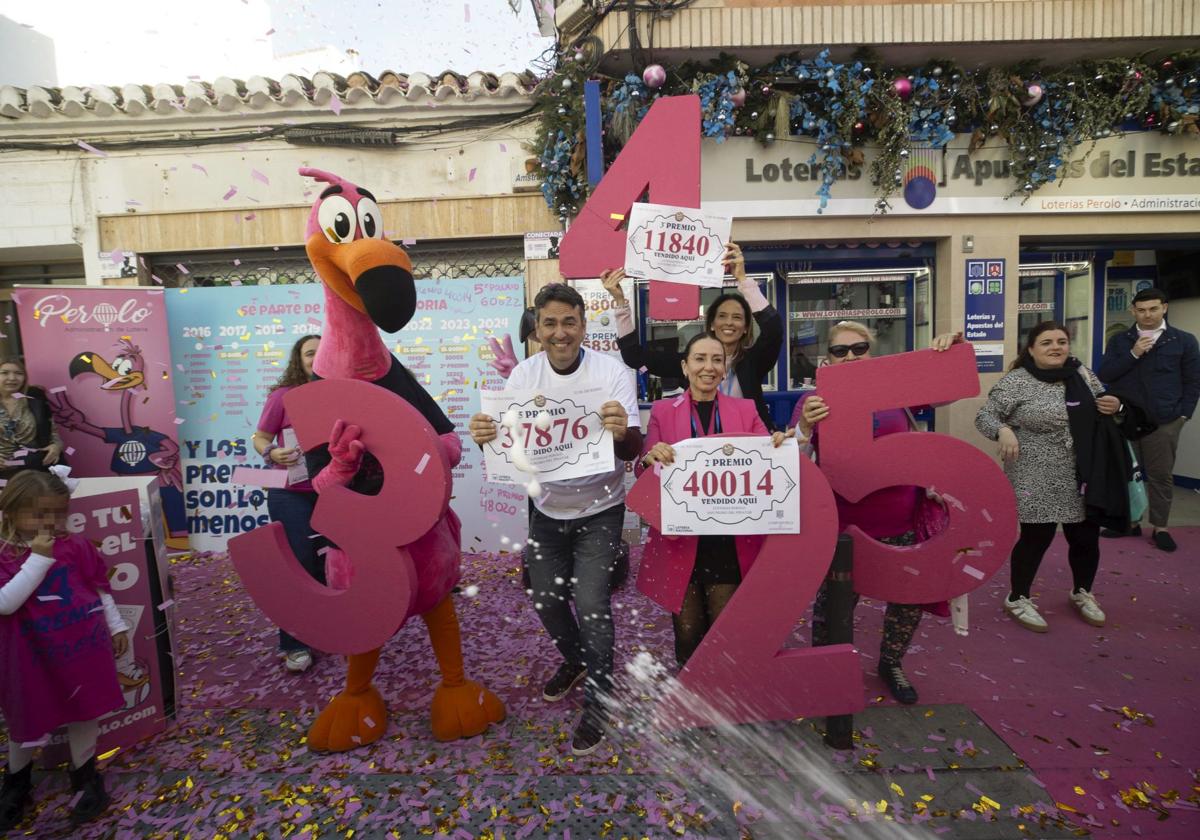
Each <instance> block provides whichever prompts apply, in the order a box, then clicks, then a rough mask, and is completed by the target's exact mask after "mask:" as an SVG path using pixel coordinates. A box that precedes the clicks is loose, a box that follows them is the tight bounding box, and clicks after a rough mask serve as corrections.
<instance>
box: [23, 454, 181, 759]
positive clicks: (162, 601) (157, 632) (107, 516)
mask: <svg viewBox="0 0 1200 840" xmlns="http://www.w3.org/2000/svg"><path fill="white" fill-rule="evenodd" d="M156 490H157V486H156V484H155V483H154V479H152V478H92V479H83V480H82V481H80V483H79V486H78V488H76V489H75V491H74V492H73V493H72V494H71V505H70V508H69V514H68V517H67V530H68V531H69V532H70V533H73V534H81V535H83V536H84V537H85V538H86V539H87V540H88V541H89V542H91V543H92V545H94V546H96V550H97V551H99V552H100V556H101V557H102V558H103V559H104V563H105V565H106V566H108V583H109V586H111V587H112V593H113V600H114V601H116V603H117V608H118V609H119V610H120V612H121V617H122V618H123V619H125V623H126V624H128V625H129V626H130V628H131V629H130V631H129V642H130V645H129V649H128V650H127V651H126V652H125V653H124V654H123V655H121V656H119V657H117V658H116V668H117V680H118V682H119V683H120V686H121V693H122V694H123V695H124V697H125V705H124V706H122V707H121V708H119V709H117V710H115V711H113V712H111V713H110V714H107V715H105V716H104V717H102V718H100V738H99V741H98V742H97V745H96V754H97V755H100V756H107V755H108V754H109V753H111V752H112V751H113V750H117V749H126V748H128V747H131V746H133V745H134V744H136V743H137V742H138V741H141V740H143V739H145V738H148V737H150V736H151V735H154V734H156V733H159V732H162V731H163V730H164V729H166V727H167V720H168V718H169V717H170V716H171V715H173V714H174V706H175V689H174V673H173V665H172V662H173V659H172V656H173V653H172V639H173V636H174V633H173V617H174V616H173V613H174V611H173V610H172V609H171V607H172V605H173V603H174V601H173V600H172V599H171V597H170V591H171V585H170V582H169V580H168V579H167V562H166V549H165V545H164V542H163V534H162V528H161V520H160V517H161V512H160V511H159V509H158V508H159V505H158V500H157V499H156V498H155V491H156ZM67 758H68V752H67V732H66V728H65V727H64V728H62V729H59V730H57V731H55V732H54V733H52V734H51V738H50V744H49V745H47V749H46V750H45V751H44V753H43V756H42V762H43V764H44V765H45V766H54V765H56V764H59V763H61V762H63V761H66V760H67Z"/></svg>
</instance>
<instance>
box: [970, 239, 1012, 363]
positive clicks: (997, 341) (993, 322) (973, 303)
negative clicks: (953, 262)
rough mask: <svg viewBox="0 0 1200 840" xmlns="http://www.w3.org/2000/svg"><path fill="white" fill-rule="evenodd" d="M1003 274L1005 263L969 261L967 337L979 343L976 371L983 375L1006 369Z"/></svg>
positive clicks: (985, 260)
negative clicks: (998, 348)
mask: <svg viewBox="0 0 1200 840" xmlns="http://www.w3.org/2000/svg"><path fill="white" fill-rule="evenodd" d="M1004 274H1005V272H1004V260H1002V259H994V260H989V259H984V260H974V259H973V260H967V323H966V332H965V335H966V339H967V341H970V342H973V343H976V349H975V367H976V369H977V370H978V371H979V372H980V373H999V372H1000V370H1001V369H1002V368H1003V367H1004V349H1003V348H1004ZM980 345H983V346H982V347H980ZM997 346H999V347H1000V352H999V353H997V352H996V347H997Z"/></svg>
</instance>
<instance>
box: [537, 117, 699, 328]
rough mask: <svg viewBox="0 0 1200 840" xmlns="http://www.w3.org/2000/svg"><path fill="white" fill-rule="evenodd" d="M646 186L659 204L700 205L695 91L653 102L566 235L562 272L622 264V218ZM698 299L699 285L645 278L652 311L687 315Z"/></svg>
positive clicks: (587, 273) (576, 273) (581, 273)
mask: <svg viewBox="0 0 1200 840" xmlns="http://www.w3.org/2000/svg"><path fill="white" fill-rule="evenodd" d="M647 189H649V191H650V201H652V202H654V203H656V204H670V205H674V206H675V207H699V206H700V97H698V96H666V97H663V98H661V99H657V100H655V102H654V104H653V105H651V106H650V111H649V112H648V113H647V114H646V118H645V119H643V120H642V122H641V124H640V125H639V126H638V127H637V130H636V131H634V132H633V136H632V137H630V138H629V142H628V143H626V144H625V147H624V148H623V149H621V153H620V154H619V155H618V156H617V159H616V160H615V161H614V162H613V165H612V167H611V168H610V169H609V170H608V172H606V173H605V175H604V178H603V179H602V180H601V181H600V184H599V185H598V186H597V187H596V191H595V192H593V193H592V194H591V196H589V197H588V200H587V202H585V203H584V205H583V208H582V209H581V210H580V212H579V216H578V217H576V219H575V221H574V222H572V224H571V227H570V229H568V230H567V233H566V235H565V236H563V240H562V244H561V245H560V246H559V254H560V257H559V263H558V268H559V271H561V272H562V275H563V277H599V276H600V273H601V272H602V271H604V270H606V269H609V268H616V267H617V266H620V265H623V264H624V262H625V235H626V230H625V225H624V224H623V222H624V221H625V219H626V218H627V217H628V216H629V209H630V207H632V205H633V203H634V202H635V201H641V200H642V195H643V194H644V193H645V192H646V190H647ZM699 307H700V289H699V287H697V286H686V285H681V284H679V283H665V282H661V281H657V280H652V281H650V317H652V318H662V319H664V320H669V319H676V320H692V319H694V318H695V317H696V312H697V311H699Z"/></svg>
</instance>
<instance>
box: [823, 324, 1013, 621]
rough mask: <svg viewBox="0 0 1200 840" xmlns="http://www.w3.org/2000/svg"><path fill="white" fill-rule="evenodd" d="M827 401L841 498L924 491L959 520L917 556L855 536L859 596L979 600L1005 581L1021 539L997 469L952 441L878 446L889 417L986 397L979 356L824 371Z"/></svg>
mask: <svg viewBox="0 0 1200 840" xmlns="http://www.w3.org/2000/svg"><path fill="white" fill-rule="evenodd" d="M817 393H818V394H820V395H821V397H822V398H823V399H824V400H825V402H826V403H827V404H828V405H829V418H828V419H826V420H824V421H822V422H821V426H820V434H821V444H820V446H821V455H820V458H821V471H822V472H823V473H825V476H826V477H827V478H828V479H829V483H830V484H831V485H832V486H833V489H834V491H835V492H836V493H837V494H838V495H839V496H841V497H842V498H844V499H847V500H849V501H851V502H856V501H858V500H860V499H862V498H863V497H864V496H866V495H867V494H869V493H871V492H873V491H875V490H879V489H880V488H883V487H892V486H897V485H917V486H919V487H926V488H932V489H934V490H935V491H937V492H938V493H940V494H941V495H942V497H943V499H945V501H946V503H947V506H948V510H949V513H950V521H949V524H948V525H947V527H946V528H945V530H943V531H942V532H941V533H940V534H938V535H937V536H935V537H933V538H932V539H930V540H927V541H925V542H923V543H920V544H919V545H917V546H915V547H909V548H896V547H893V546H890V545H884V544H883V543H880V542H877V541H876V540H873V539H871V538H870V537H868V536H867V535H866V534H864V533H863V532H862V531H860V530H859V529H858V528H857V527H851V528H850V529H849V531H848V532H849V533H850V534H851V535H852V536H853V537H854V589H855V591H856V592H858V593H859V594H861V595H866V596H868V597H871V598H878V599H881V600H885V601H892V602H894V603H899V604H922V603H928V602H933V601H945V600H948V599H950V598H953V597H955V596H958V595H962V594H965V593H967V592H970V591H971V590H972V589H975V588H976V587H977V586H979V585H981V584H982V583H983V582H984V581H985V580H987V579H988V578H989V577H991V576H992V575H993V574H995V572H996V571H997V570H998V569H999V568H1000V566H1001V565H1002V564H1003V563H1004V560H1005V558H1007V556H1008V550H1009V548H1010V547H1011V546H1012V544H1013V542H1014V541H1015V540H1016V535H1017V514H1016V509H1017V505H1016V497H1015V496H1014V495H1013V490H1012V485H1010V484H1009V482H1008V479H1007V478H1005V476H1004V473H1003V472H1002V471H1001V470H1000V468H999V467H998V466H997V465H996V462H995V461H994V460H993V459H992V458H990V457H988V456H987V455H985V454H984V453H983V452H981V451H980V450H978V449H976V448H975V447H974V446H972V445H971V444H969V443H966V442H965V441H961V440H957V439H956V438H952V437H949V436H947V435H942V434H936V433H930V432H920V433H917V432H907V433H900V434H894V435H886V436H884V437H880V438H876V437H874V432H873V423H872V419H873V414H874V412H876V411H881V410H883V409H889V408H903V407H907V406H912V405H922V404H926V403H928V404H942V403H948V402H953V401H954V400H958V399H962V398H963V397H973V396H975V395H977V394H978V393H979V375H978V374H977V373H976V370H975V353H974V351H973V350H972V349H971V346H970V345H969V344H958V345H955V346H953V347H951V348H950V349H949V350H947V351H945V352H942V353H937V352H934V351H933V350H918V351H916V352H913V353H901V354H898V355H895V356H884V357H881V358H877V359H870V360H866V361H861V362H855V363H854V364H842V365H832V366H829V367H823V368H821V369H820V370H818V371H817Z"/></svg>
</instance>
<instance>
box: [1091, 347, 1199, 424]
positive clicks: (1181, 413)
mask: <svg viewBox="0 0 1200 840" xmlns="http://www.w3.org/2000/svg"><path fill="white" fill-rule="evenodd" d="M1137 340H1138V330H1137V326H1136V325H1134V326H1132V327H1130V328H1129V329H1127V330H1125V331H1124V332H1121V333H1117V334H1116V335H1114V336H1113V337H1112V338H1111V339H1109V342H1108V347H1107V348H1106V349H1105V351H1104V361H1103V362H1101V363H1100V369H1099V370H1098V371H1096V373H1097V375H1098V376H1099V377H1100V381H1101V382H1103V383H1104V384H1105V385H1107V386H1109V388H1110V390H1112V391H1114V392H1117V393H1118V394H1119V393H1126V394H1129V396H1130V397H1132V398H1134V399H1137V398H1138V397H1140V398H1141V399H1140V400H1139V401H1140V403H1141V405H1142V406H1144V407H1145V408H1146V410H1147V411H1148V412H1149V413H1150V415H1151V416H1152V417H1153V418H1154V420H1155V422H1157V423H1158V424H1159V425H1162V424H1164V423H1170V422H1171V421H1173V420H1175V419H1176V418H1179V417H1191V416H1192V415H1193V414H1194V413H1195V411H1196V402H1197V400H1200V344H1198V343H1197V341H1196V336H1194V335H1192V334H1191V333H1189V332H1184V331H1183V330H1180V329H1176V328H1175V327H1172V326H1171V325H1170V324H1168V325H1167V329H1166V332H1164V333H1163V334H1162V336H1160V337H1159V339H1158V341H1157V342H1155V344H1154V346H1153V347H1152V348H1150V349H1149V350H1148V351H1146V352H1145V353H1144V354H1143V355H1142V357H1141V358H1140V359H1139V358H1135V357H1134V355H1133V345H1134V344H1135V343H1137Z"/></svg>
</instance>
